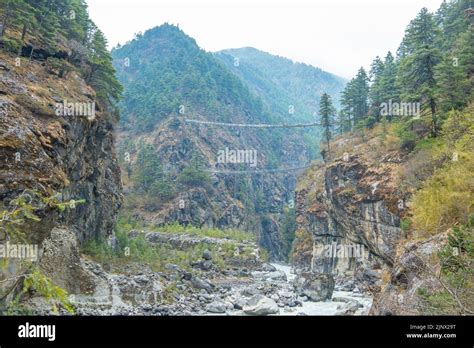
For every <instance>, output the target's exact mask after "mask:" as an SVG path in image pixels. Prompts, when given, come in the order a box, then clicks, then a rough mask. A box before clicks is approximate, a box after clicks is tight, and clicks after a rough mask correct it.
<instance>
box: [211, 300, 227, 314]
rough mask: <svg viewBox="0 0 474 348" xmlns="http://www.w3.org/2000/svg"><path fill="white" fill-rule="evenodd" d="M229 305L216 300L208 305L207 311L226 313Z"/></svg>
mask: <svg viewBox="0 0 474 348" xmlns="http://www.w3.org/2000/svg"><path fill="white" fill-rule="evenodd" d="M226 309H227V305H226V304H225V303H224V302H222V301H214V302H211V303H209V304H208V305H207V306H206V311H207V312H209V313H225V312H226Z"/></svg>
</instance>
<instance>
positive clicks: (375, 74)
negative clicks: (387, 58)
mask: <svg viewBox="0 0 474 348" xmlns="http://www.w3.org/2000/svg"><path fill="white" fill-rule="evenodd" d="M384 70H385V65H384V63H383V62H382V60H381V59H380V57H379V56H377V57H375V59H374V61H373V62H372V65H371V69H370V79H371V82H372V83H371V85H370V91H369V99H370V108H369V114H370V117H371V119H373V120H374V122H378V121H379V120H380V104H381V103H382V102H384V100H383V99H382V77H383V72H384Z"/></svg>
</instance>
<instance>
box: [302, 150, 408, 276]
mask: <svg viewBox="0 0 474 348" xmlns="http://www.w3.org/2000/svg"><path fill="white" fill-rule="evenodd" d="M399 162H400V158H399V154H397V153H392V154H389V155H388V156H386V157H385V158H384V159H382V161H380V163H379V164H375V163H373V162H371V161H370V160H368V159H367V158H365V157H363V156H360V155H353V156H345V160H344V159H343V158H338V159H336V160H335V161H333V162H331V163H329V164H328V165H326V166H320V167H316V168H313V169H311V170H310V173H309V174H307V176H306V177H305V178H304V179H303V180H302V184H301V185H300V187H299V189H298V191H297V203H296V204H297V223H298V229H299V230H301V231H302V233H307V234H308V235H310V238H311V239H310V240H311V242H310V243H309V244H308V245H307V246H306V247H305V248H306V249H302V250H301V251H300V254H303V255H298V253H297V255H295V260H296V264H295V266H296V267H298V268H302V269H307V270H311V271H313V272H316V273H324V274H332V275H334V276H338V277H339V278H340V277H344V276H345V277H346V278H347V279H349V278H354V277H355V278H358V279H359V280H361V281H363V282H364V283H365V284H366V285H372V284H374V283H376V282H377V281H378V279H379V278H380V273H381V269H382V268H383V267H384V266H391V265H392V264H393V261H394V258H395V253H396V246H397V243H398V242H399V241H400V239H401V238H402V230H401V228H400V216H401V214H402V213H403V210H404V208H405V206H404V205H403V204H404V203H403V197H401V196H400V193H399V192H398V191H397V184H396V180H395V179H394V170H395V168H396V167H397V163H399ZM304 250H306V256H304ZM309 255H310V258H309V257H308V256H309ZM298 260H301V261H298ZM308 261H309V262H308Z"/></svg>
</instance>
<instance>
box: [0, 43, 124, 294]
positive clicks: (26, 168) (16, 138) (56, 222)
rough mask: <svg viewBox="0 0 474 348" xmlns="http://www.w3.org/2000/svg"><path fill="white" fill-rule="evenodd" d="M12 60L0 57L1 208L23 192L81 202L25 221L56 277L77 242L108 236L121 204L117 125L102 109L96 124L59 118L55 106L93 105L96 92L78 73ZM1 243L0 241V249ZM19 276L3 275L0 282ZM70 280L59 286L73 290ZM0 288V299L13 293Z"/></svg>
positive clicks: (81, 118)
mask: <svg viewBox="0 0 474 348" xmlns="http://www.w3.org/2000/svg"><path fill="white" fill-rule="evenodd" d="M14 59H15V57H13V56H10V55H8V54H7V53H5V52H0V62H1V64H0V65H2V66H4V67H6V68H5V69H2V71H1V74H0V158H1V161H0V199H1V202H2V203H1V204H0V209H1V210H3V209H5V208H6V207H7V205H8V203H9V202H10V201H11V200H12V199H14V198H16V197H18V196H19V195H20V194H21V193H23V192H25V190H34V191H37V192H40V193H41V195H42V196H43V197H49V196H51V195H53V194H56V193H57V194H59V196H60V198H61V199H62V200H63V201H65V202H68V201H72V200H74V201H79V200H84V201H85V202H84V203H80V204H79V203H77V204H72V205H70V206H69V207H67V208H66V209H65V210H64V211H60V210H58V209H53V208H47V207H46V208H45V209H43V210H41V211H38V212H36V214H37V215H38V216H39V217H40V219H41V221H40V222H31V221H29V222H27V228H25V231H26V232H27V233H26V236H25V237H26V242H27V243H31V244H34V245H37V246H39V248H41V249H43V248H44V250H45V254H44V258H45V260H44V261H43V265H44V266H45V269H48V270H51V274H56V271H57V270H58V268H57V267H56V266H59V265H56V262H57V260H56V259H55V258H56V256H57V257H60V258H62V259H64V260H67V261H68V262H69V261H71V262H72V263H74V262H73V259H74V258H76V256H77V255H76V253H77V248H78V246H79V245H80V243H82V242H84V241H85V240H89V239H92V238H99V237H101V238H106V237H108V236H110V235H112V234H113V227H114V224H115V218H116V215H117V212H118V209H119V208H120V205H121V202H122V195H121V179H120V168H119V167H118V164H117V160H116V155H115V148H114V121H112V120H111V116H110V115H108V114H107V113H106V112H104V111H101V110H100V106H99V105H98V106H97V110H96V113H95V117H94V118H88V117H84V116H79V115H76V116H64V115H57V114H56V108H57V105H56V104H57V103H63V102H64V101H68V102H71V103H89V104H92V103H95V102H96V100H95V92H94V91H93V90H92V89H91V88H90V87H89V86H87V84H86V83H85V82H84V80H83V79H82V78H81V77H80V76H79V74H77V73H75V72H71V73H69V75H68V76H67V78H59V77H58V76H56V75H54V74H51V73H50V72H48V71H47V69H46V68H45V66H44V64H42V62H40V61H37V60H35V59H32V60H31V61H30V62H28V66H27V67H25V66H19V67H17V66H15V64H14ZM57 226H61V228H60V229H55V227H57ZM71 233H72V234H73V236H74V238H72V235H71ZM6 238H7V236H5V235H0V243H2V244H3V243H5V241H6ZM61 238H65V239H64V243H65V245H68V248H69V249H65V248H63V249H57V248H62V247H64V246H65V245H62V246H61V245H60V243H59V244H58V241H60V240H61ZM72 240H74V242H73V241H72ZM43 243H44V245H43ZM55 248H56V249H55ZM52 255H56V256H52ZM46 260H48V261H46ZM14 264H15V261H14V260H13V261H12V267H13V268H14ZM55 265H56V266H55ZM12 267H10V270H12V269H13V268H12ZM23 271H24V270H22V269H20V268H17V269H16V270H15V271H13V272H8V273H4V274H0V280H1V279H4V278H8V277H10V278H11V277H14V276H18V275H19V274H21V273H22V272H23ZM63 271H65V272H66V270H63ZM58 272H59V271H58ZM69 276H70V273H68V272H66V273H64V277H63V279H60V278H61V277H58V279H57V280H58V281H59V282H61V283H63V284H64V285H65V286H66V287H67V288H74V285H73V284H72V283H70V281H71V279H70V278H69ZM4 284H6V283H2V285H0V294H4V293H5V292H9V291H11V290H12V288H11V287H8V286H5V285H4Z"/></svg>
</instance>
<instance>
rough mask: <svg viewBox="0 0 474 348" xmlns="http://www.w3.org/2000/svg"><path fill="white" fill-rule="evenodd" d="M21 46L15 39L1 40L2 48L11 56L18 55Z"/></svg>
mask: <svg viewBox="0 0 474 348" xmlns="http://www.w3.org/2000/svg"><path fill="white" fill-rule="evenodd" d="M21 46H22V43H21V41H20V40H18V39H15V38H4V39H3V47H4V48H5V50H6V51H8V52H11V53H13V54H18V52H19V51H20V49H21Z"/></svg>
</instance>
